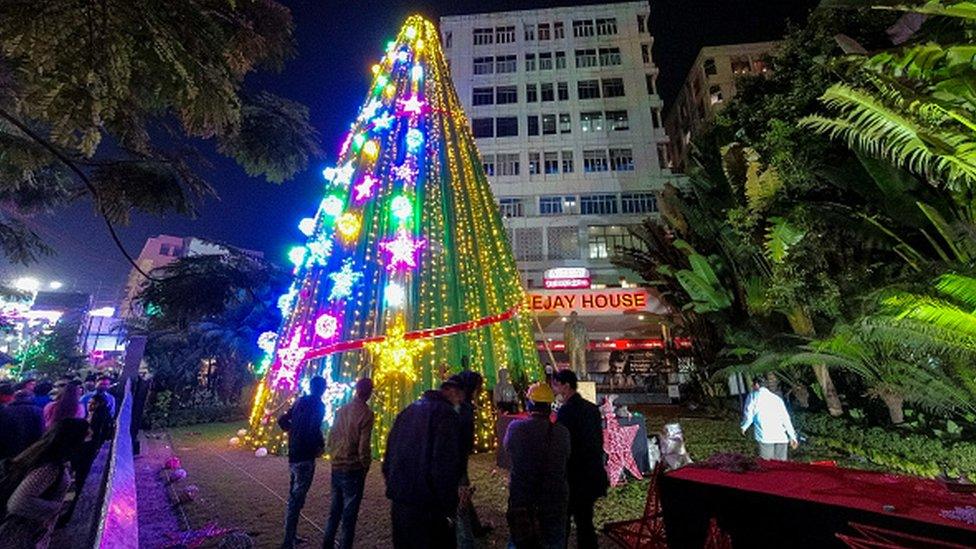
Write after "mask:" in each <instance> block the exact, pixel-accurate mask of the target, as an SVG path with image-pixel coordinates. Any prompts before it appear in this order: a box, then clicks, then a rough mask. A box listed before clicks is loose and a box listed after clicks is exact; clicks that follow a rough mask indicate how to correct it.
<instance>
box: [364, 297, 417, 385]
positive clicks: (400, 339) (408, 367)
mask: <svg viewBox="0 0 976 549" xmlns="http://www.w3.org/2000/svg"><path fill="white" fill-rule="evenodd" d="M406 332H407V326H406V321H405V320H404V318H403V315H402V314H398V315H397V316H396V318H395V319H394V320H393V325H392V326H390V328H389V330H387V332H386V337H385V338H384V339H383V341H378V342H374V343H366V344H365V347H366V350H367V351H369V353H370V354H371V355H372V357H373V364H374V366H373V378H374V379H375V380H376V383H377V384H381V383H385V382H389V381H391V380H392V379H394V378H397V377H399V378H402V379H404V380H405V381H408V382H414V381H417V370H416V368H415V367H414V360H415V359H416V357H417V355H419V354H420V353H422V352H424V351H425V350H427V349H429V348H430V346H431V343H430V341H428V340H426V339H405V338H404V335H405V334H406Z"/></svg>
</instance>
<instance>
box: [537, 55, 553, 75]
mask: <svg viewBox="0 0 976 549" xmlns="http://www.w3.org/2000/svg"><path fill="white" fill-rule="evenodd" d="M539 70H540V71H551V70H552V52H546V53H540V54H539Z"/></svg>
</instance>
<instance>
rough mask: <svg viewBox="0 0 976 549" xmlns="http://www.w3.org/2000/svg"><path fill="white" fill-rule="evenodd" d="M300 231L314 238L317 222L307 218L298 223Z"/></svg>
mask: <svg viewBox="0 0 976 549" xmlns="http://www.w3.org/2000/svg"><path fill="white" fill-rule="evenodd" d="M298 230H299V231H301V232H302V234H303V235H305V236H312V234H313V233H314V232H315V220H314V219H312V218H311V217H306V218H305V219H302V220H301V221H299V222H298Z"/></svg>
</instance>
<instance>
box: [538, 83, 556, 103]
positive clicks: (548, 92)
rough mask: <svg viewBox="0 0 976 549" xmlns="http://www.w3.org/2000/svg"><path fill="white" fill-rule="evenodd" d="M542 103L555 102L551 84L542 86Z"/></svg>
mask: <svg viewBox="0 0 976 549" xmlns="http://www.w3.org/2000/svg"><path fill="white" fill-rule="evenodd" d="M541 86H542V101H543V102H545V101H555V100H556V97H555V95H553V93H552V84H542V85H541Z"/></svg>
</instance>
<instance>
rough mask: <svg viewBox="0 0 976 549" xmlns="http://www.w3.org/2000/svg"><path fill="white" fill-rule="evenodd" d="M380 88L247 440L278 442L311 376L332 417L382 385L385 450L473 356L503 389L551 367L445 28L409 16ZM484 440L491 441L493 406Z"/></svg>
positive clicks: (354, 134)
mask: <svg viewBox="0 0 976 549" xmlns="http://www.w3.org/2000/svg"><path fill="white" fill-rule="evenodd" d="M373 74H374V77H373V83H372V86H371V87H370V90H369V93H368V94H367V97H366V100H365V102H364V104H363V106H362V108H361V110H360V111H359V116H358V117H357V118H356V120H355V121H354V122H353V124H352V126H351V129H350V131H349V134H348V135H347V136H346V139H345V141H344V143H343V145H342V147H341V149H340V151H339V158H338V161H337V162H336V164H335V166H332V167H329V168H326V169H325V170H324V172H323V176H324V178H325V196H324V198H323V200H322V203H321V205H320V206H319V209H318V212H317V213H316V214H315V217H312V218H307V219H303V220H302V221H301V223H300V224H299V228H300V229H301V230H302V232H303V233H304V234H305V235H307V236H308V241H307V242H306V244H305V245H304V246H299V247H296V248H294V249H293V250H292V251H291V254H290V255H291V260H292V261H293V262H294V263H295V265H296V267H295V280H294V283H293V285H292V287H291V289H290V290H289V291H288V293H286V294H285V295H283V296H282V297H281V300H280V302H279V307H280V308H281V309H282V313H283V316H284V318H285V321H284V323H283V325H282V327H281V329H280V330H279V332H278V333H277V334H274V333H268V334H264V335H263V336H262V338H261V341H259V345H261V347H262V349H264V350H265V352H266V356H265V359H264V361H263V363H262V364H261V365H260V370H261V371H262V372H263V374H264V378H263V381H262V383H261V384H260V386H259V388H258V390H257V393H256V395H255V399H254V406H253V409H252V413H251V420H250V423H251V427H250V430H249V432H248V435H247V441H248V442H249V443H250V444H251V446H252V447H261V446H264V447H267V448H268V449H269V450H271V451H275V450H277V449H279V448H280V447H281V446H282V444H283V442H284V435H283V433H281V432H280V431H278V430H277V426H276V425H275V423H276V422H275V419H276V418H277V417H278V416H279V415H280V414H281V413H283V412H284V411H285V410H286V409H287V406H289V405H290V404H291V402H292V401H293V400H294V398H295V396H296V395H297V394H299V393H300V392H301V390H302V388H303V385H304V384H305V383H306V382H307V380H308V378H310V377H311V376H312V375H315V374H318V375H322V376H324V377H325V378H326V379H327V380H328V381H329V389H328V391H327V393H326V406H327V413H326V421H327V422H328V421H330V419H331V415H332V413H333V412H334V410H335V408H336V407H338V405H340V404H341V403H342V402H344V401H345V400H346V399H348V397H349V394H350V392H351V388H352V384H353V383H354V382H355V380H356V379H357V378H359V377H363V376H370V377H372V378H373V380H374V382H375V383H376V394H375V396H374V400H373V405H374V409H376V411H377V420H376V427H375V429H374V431H373V433H374V441H373V442H374V444H373V446H374V449H375V450H376V452H377V453H382V451H383V444H384V443H385V440H386V435H387V433H388V431H389V428H390V427H391V426H392V422H393V418H394V417H395V416H396V414H397V413H398V412H399V411H400V410H401V409H403V408H404V407H405V406H406V405H407V404H409V403H410V402H411V401H412V400H414V399H415V398H416V397H417V396H418V395H419V394H420V393H421V392H422V391H423V390H426V389H430V388H433V387H436V386H437V385H438V384H439V383H440V380H441V376H442V375H443V374H444V373H453V372H456V371H459V370H460V369H461V367H462V361H463V360H464V358H465V357H466V359H467V363H468V364H470V368H471V369H472V370H474V371H477V372H479V373H481V374H482V375H483V376H484V377H485V384H486V387H491V386H493V385H494V383H495V379H496V375H497V372H498V370H499V369H500V368H508V369H509V371H510V373H511V374H512V375H513V376H514V377H515V378H516V379H517V378H520V377H521V378H534V377H536V376H537V375H538V374H539V373H540V371H539V370H540V369H539V362H538V355H537V354H536V352H535V347H534V341H533V337H532V330H531V326H530V318H529V316H528V314H529V313H528V312H527V311H526V312H523V306H524V302H525V299H524V293H523V290H522V287H521V284H520V281H519V277H518V271H517V270H516V266H515V260H514V259H513V257H512V253H511V248H510V246H509V243H508V241H507V237H506V233H505V230H504V228H503V227H502V222H501V218H500V216H499V213H498V209H497V208H496V206H495V202H494V199H493V197H492V194H491V190H490V189H489V186H488V181H487V179H486V177H485V173H484V170H483V168H482V164H481V160H480V156H479V154H478V151H477V148H476V147H475V143H474V138H473V136H472V134H471V131H470V128H469V125H468V120H467V118H466V116H465V114H464V112H463V111H462V109H461V104H460V101H459V100H458V98H457V93H456V92H455V90H454V87H453V86H452V84H451V79H450V75H449V74H448V67H447V63H446V61H445V59H444V56H443V53H442V52H441V47H440V40H439V34H438V32H437V29H436V28H435V27H434V25H433V24H431V23H430V22H428V21H426V20H425V19H423V18H422V17H419V16H413V17H411V18H409V19H408V20H407V22H406V24H405V25H404V27H403V28H402V29H401V31H400V34H399V36H398V37H397V40H396V41H393V42H390V43H389V45H388V47H387V50H386V54H385V55H384V56H383V58H382V59H381V60H380V62H379V63H378V64H376V65H375V66H373ZM479 417H480V418H481V422H482V423H483V424H482V425H481V426H480V428H479V429H478V432H479V434H478V436H479V441H480V442H481V445H482V446H487V445H490V444H491V441H493V436H492V435H491V433H493V428H494V427H493V425H488V424H487V423H489V422H490V420H489V417H490V406H482V411H481V413H480V414H479Z"/></svg>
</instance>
